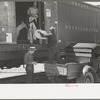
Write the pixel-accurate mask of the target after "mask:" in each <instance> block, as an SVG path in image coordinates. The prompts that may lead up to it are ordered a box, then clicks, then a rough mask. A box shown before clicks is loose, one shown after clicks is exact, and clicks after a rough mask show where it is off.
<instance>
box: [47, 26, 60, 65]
mask: <svg viewBox="0 0 100 100" xmlns="http://www.w3.org/2000/svg"><path fill="white" fill-rule="evenodd" d="M47 36H48V46H49V59H48V62H49V63H53V61H54V59H55V58H56V57H58V58H57V59H58V60H59V59H60V58H59V56H58V52H59V50H58V46H57V36H56V29H55V27H54V26H51V27H50V29H49V33H48V35H47Z"/></svg>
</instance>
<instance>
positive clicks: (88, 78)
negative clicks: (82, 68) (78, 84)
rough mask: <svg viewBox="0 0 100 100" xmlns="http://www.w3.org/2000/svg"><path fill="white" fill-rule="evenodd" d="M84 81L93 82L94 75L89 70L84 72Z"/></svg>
mask: <svg viewBox="0 0 100 100" xmlns="http://www.w3.org/2000/svg"><path fill="white" fill-rule="evenodd" d="M84 83H94V76H93V74H92V73H91V72H87V73H86V74H85V78H84Z"/></svg>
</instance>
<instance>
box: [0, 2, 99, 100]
mask: <svg viewBox="0 0 100 100" xmlns="http://www.w3.org/2000/svg"><path fill="white" fill-rule="evenodd" d="M99 83H100V1H98V0H31V1H30V0H29V1H28V0H22V1H19V0H15V1H13V0H11V1H10V0H9V1H6V0H4V1H0V87H2V85H4V87H5V86H6V85H11V87H12V84H13V85H15V84H16V86H17V85H21V86H22V87H23V85H30V86H29V88H31V87H32V88H33V87H34V88H33V89H35V90H36V87H39V86H40V87H42V85H43V89H44V91H45V88H44V86H47V85H48V88H49V89H50V87H49V85H51V88H53V86H54V85H55V86H56V87H57V88H58V87H59V88H61V87H63V88H65V89H66V91H70V90H69V89H70V88H71V91H74V90H72V88H77V90H78V87H81V85H80V84H83V85H86V86H87V85H89V84H90V85H91V84H92V85H99ZM35 85H36V86H35ZM37 85H38V86H37ZM58 85H61V87H60V86H58ZM85 88H87V87H84V89H85ZM89 88H92V87H90V86H89ZM49 89H48V90H49ZM38 90H39V88H38ZM61 90H62V89H61ZM94 90H96V89H95V87H94ZM19 91H20V90H19ZM28 91H30V90H29V89H28V90H27V92H28ZM54 91H55V90H54ZM62 91H63V90H62ZM80 91H81V90H80ZM45 92H46V91H45ZM60 92H61V91H60ZM82 92H83V91H82ZM36 93H37V90H36ZM85 93H86V92H85ZM40 94H41V93H40ZM49 94H50V93H49ZM58 94H59V93H58ZM25 95H26V94H25ZM55 96H56V95H55ZM55 96H54V97H55ZM59 96H60V95H59ZM59 96H58V97H59ZM62 96H63V95H62ZM62 96H61V97H62ZM70 96H71V95H70ZM13 97H14V96H13ZM41 97H42V96H41ZM46 97H47V95H46ZM68 97H69V96H68ZM89 97H91V96H90V94H89ZM96 97H97V96H95V97H94V98H96ZM25 98H28V97H27V95H26V96H25ZM49 98H50V97H49ZM64 98H66V96H65V94H64ZM73 98H74V97H73ZM73 98H72V99H73ZM28 99H32V98H31V96H29V98H28ZM39 99H41V98H39Z"/></svg>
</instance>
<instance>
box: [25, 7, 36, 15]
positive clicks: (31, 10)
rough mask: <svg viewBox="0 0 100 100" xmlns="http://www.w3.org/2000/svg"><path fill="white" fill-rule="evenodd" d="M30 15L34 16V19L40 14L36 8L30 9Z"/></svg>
mask: <svg viewBox="0 0 100 100" xmlns="http://www.w3.org/2000/svg"><path fill="white" fill-rule="evenodd" d="M27 13H28V15H30V16H32V17H37V14H38V9H37V8H34V7H30V8H29V9H28V12H27Z"/></svg>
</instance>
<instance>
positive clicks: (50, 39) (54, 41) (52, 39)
mask: <svg viewBox="0 0 100 100" xmlns="http://www.w3.org/2000/svg"><path fill="white" fill-rule="evenodd" d="M48 45H49V46H50V47H51V46H55V45H57V37H56V34H52V35H49V36H48Z"/></svg>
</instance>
